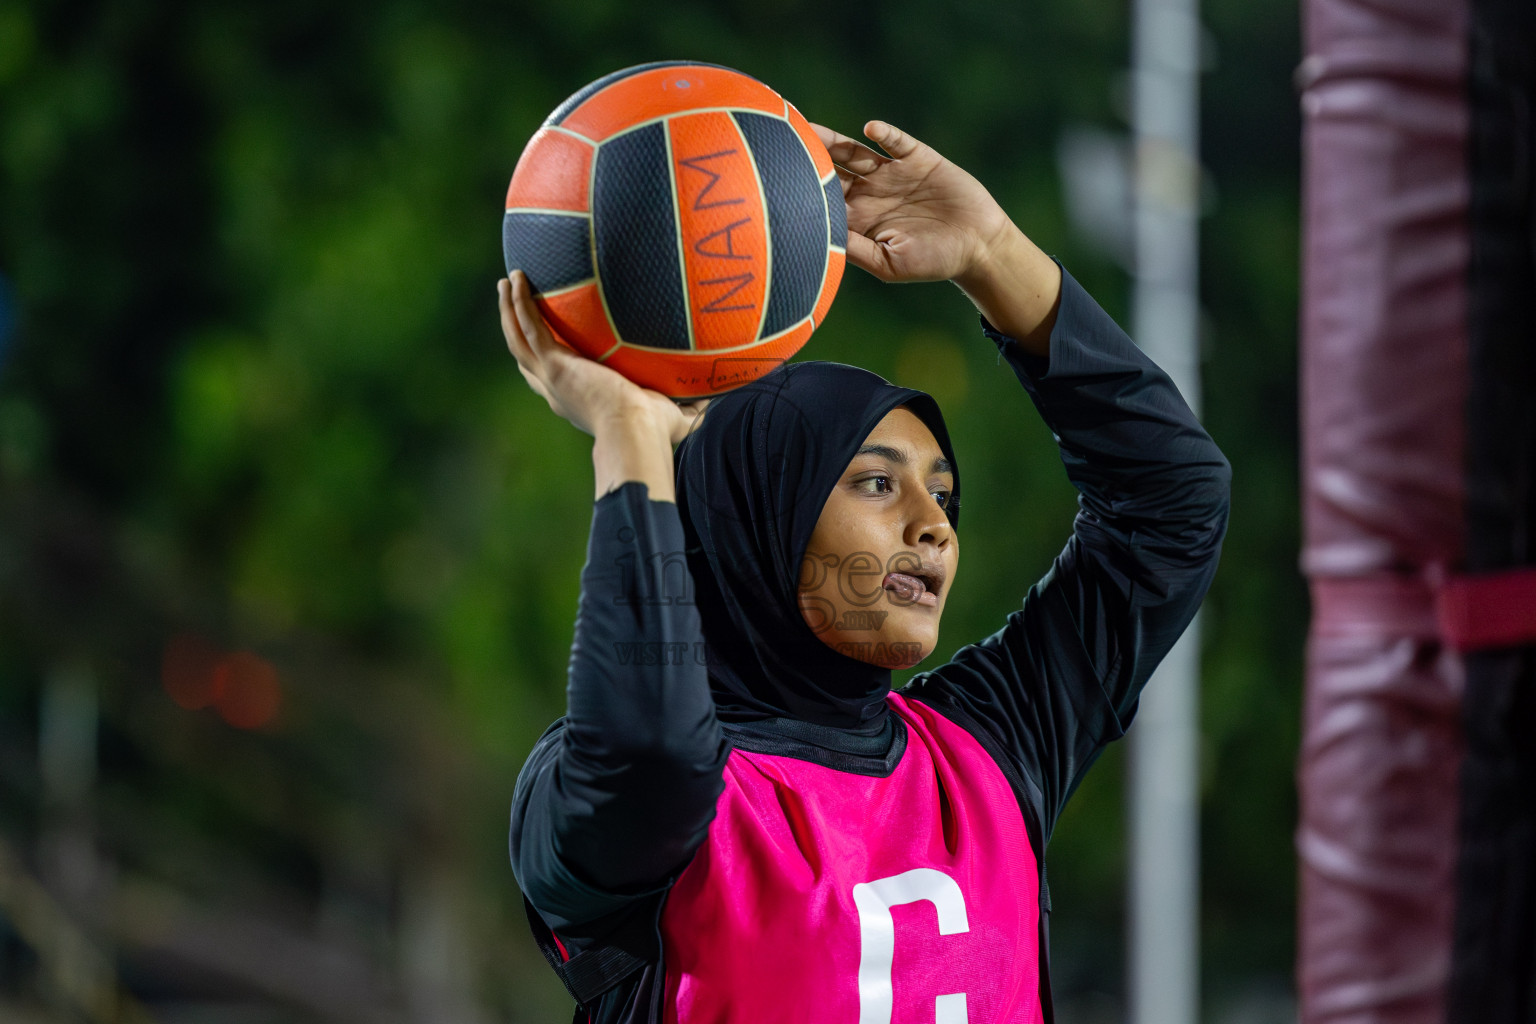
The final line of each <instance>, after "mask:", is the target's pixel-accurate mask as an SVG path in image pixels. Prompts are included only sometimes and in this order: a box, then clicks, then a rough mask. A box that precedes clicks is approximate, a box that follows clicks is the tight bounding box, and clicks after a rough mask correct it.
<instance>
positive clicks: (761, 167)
mask: <svg viewBox="0 0 1536 1024" xmlns="http://www.w3.org/2000/svg"><path fill="white" fill-rule="evenodd" d="M847 241H848V226H847V221H846V207H845V206H844V204H843V193H842V188H841V186H840V185H839V184H838V181H837V174H836V172H835V171H834V170H833V167H832V160H831V158H830V157H829V156H828V155H827V151H826V148H825V147H823V146H822V144H821V141H820V140H819V139H817V138H816V136H815V134H814V133H813V132H812V131H811V128H810V125H809V124H807V123H806V120H805V118H804V117H802V116H801V115H800V112H799V111H798V110H796V109H795V108H794V107H793V106H791V105H790V104H789V103H788V102H786V101H785V100H784V98H783V97H781V96H779V94H778V93H776V92H774V91H773V90H772V89H770V88H768V87H767V86H766V85H764V84H763V83H761V82H759V81H757V80H756V79H755V78H751V77H749V76H747V75H744V74H742V73H741V72H739V71H732V70H730V69H729V68H723V67H717V66H714V65H710V64H693V63H687V62H682V61H671V62H664V63H657V64H642V65H640V66H638V67H632V68H626V69H625V70H623V71H617V72H614V73H613V74H611V75H608V76H607V77H605V78H601V79H599V80H598V81H596V82H593V83H592V84H591V85H589V86H587V87H586V88H585V89H582V90H581V91H580V92H578V93H576V94H575V95H574V96H572V97H571V98H570V99H568V100H566V101H565V102H564V103H562V104H561V105H560V106H559V107H558V108H557V109H556V110H555V112H554V113H553V114H551V115H550V116H549V118H548V120H546V121H545V122H544V125H543V127H541V128H540V129H539V130H538V132H536V133H535V134H534V136H533V138H532V139H530V140H529V142H528V146H527V148H526V149H524V150H523V155H522V158H521V159H520V160H518V162H517V169H516V170H515V171H514V172H513V174H512V183H511V185H510V186H509V187H508V189H507V209H506V217H505V219H504V220H503V223H502V248H503V252H504V254H505V256H506V262H507V272H508V273H509V274H510V273H511V272H512V271H513V270H515V269H519V268H520V269H522V271H523V272H524V273H525V274H527V275H528V280H529V284H530V285H531V286H532V288H533V291H534V292H535V295H536V298H537V301H538V305H539V309H540V311H541V312H542V313H543V314H544V318H545V320H547V321H548V322H549V325H550V327H551V328H552V329H553V330H554V331H555V333H556V334H557V335H559V336H560V338H561V339H562V340H563V341H565V342H566V343H567V344H569V345H570V346H571V347H572V348H574V349H576V350H577V351H579V352H581V353H582V354H583V355H586V356H588V357H590V358H592V359H597V360H599V361H601V362H603V363H605V364H606V365H608V366H611V367H613V368H614V369H616V370H618V371H619V372H620V373H622V374H624V375H625V376H626V377H628V378H630V379H631V380H633V381H635V382H636V383H637V384H640V385H642V386H644V387H648V388H653V389H655V390H657V391H660V392H662V393H663V394H667V395H671V396H672V397H674V398H697V397H703V396H706V395H713V394H719V393H720V392H723V391H729V390H731V389H732V388H735V387H739V386H741V385H742V384H746V383H748V382H749V381H752V380H755V379H757V378H758V377H760V376H762V375H763V374H764V373H766V372H768V371H769V370H771V369H773V368H774V367H775V366H777V365H779V363H781V362H783V361H784V360H785V359H788V358H789V357H790V356H792V355H794V353H795V352H797V351H798V350H799V349H800V347H801V346H802V345H804V344H805V341H806V339H807V338H809V337H810V335H811V332H812V331H813V330H815V329H816V327H817V325H819V324H820V323H821V322H822V320H823V319H824V318H825V317H826V314H827V310H828V308H829V307H830V306H831V305H832V297H833V295H835V294H836V292H837V286H838V283H839V282H840V281H841V280H842V275H843V263H844V258H845V247H846V245H847Z"/></svg>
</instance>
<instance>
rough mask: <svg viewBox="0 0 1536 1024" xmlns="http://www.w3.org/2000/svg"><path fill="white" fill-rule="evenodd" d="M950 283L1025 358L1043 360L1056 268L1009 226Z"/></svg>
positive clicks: (1056, 293)
mask: <svg viewBox="0 0 1536 1024" xmlns="http://www.w3.org/2000/svg"><path fill="white" fill-rule="evenodd" d="M955 284H957V285H959V286H960V290H961V291H963V292H965V294H966V296H967V297H969V298H970V300H971V301H972V302H974V303H975V304H976V308H977V310H979V311H980V312H981V315H982V316H984V317H986V318H987V321H988V322H989V323H991V324H992V326H993V327H996V328H997V329H998V330H999V331H1001V332H1002V333H1003V334H1006V335H1008V336H1009V337H1011V338H1013V339H1014V340H1015V341H1017V342H1018V343H1019V345H1020V347H1022V348H1023V349H1024V350H1025V351H1026V352H1028V353H1029V354H1031V355H1035V356H1040V357H1042V358H1044V357H1048V356H1049V355H1050V350H1051V329H1052V328H1053V327H1054V326H1055V323H1056V309H1057V307H1058V305H1059V304H1060V302H1061V268H1060V267H1059V266H1057V264H1056V261H1055V260H1053V259H1051V258H1050V257H1049V256H1047V255H1046V254H1045V253H1044V252H1043V251H1041V249H1040V247H1039V246H1037V245H1035V243H1034V242H1032V241H1030V239H1029V237H1028V236H1027V235H1025V234H1024V232H1022V231H1020V230H1019V229H1018V227H1017V226H1016V225H1014V224H1013V223H1012V222H1010V223H1009V224H1008V226H1007V228H1006V230H1004V231H1003V232H1002V233H1001V234H1000V235H999V236H998V238H997V239H996V240H995V241H994V242H993V243H992V244H991V245H989V246H988V247H987V248H986V250H985V251H984V252H983V254H982V256H981V258H980V259H978V260H977V261H976V263H975V264H974V265H973V266H972V267H971V268H970V269H969V270H967V271H966V272H965V273H964V274H961V275H960V276H959V277H956V278H955Z"/></svg>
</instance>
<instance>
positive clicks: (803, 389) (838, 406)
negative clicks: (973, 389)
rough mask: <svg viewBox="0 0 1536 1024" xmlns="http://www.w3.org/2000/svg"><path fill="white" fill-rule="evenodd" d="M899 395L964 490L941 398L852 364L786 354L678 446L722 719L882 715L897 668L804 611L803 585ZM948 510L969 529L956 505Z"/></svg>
mask: <svg viewBox="0 0 1536 1024" xmlns="http://www.w3.org/2000/svg"><path fill="white" fill-rule="evenodd" d="M901 405H904V406H906V407H907V408H908V409H910V410H911V411H912V413H913V414H915V415H916V416H917V417H918V418H919V419H921V420H922V421H923V423H924V424H925V425H926V426H927V427H928V429H929V430H931V431H932V432H933V436H934V439H935V440H937V441H938V443H939V447H940V448H941V449H942V450H943V452H944V456H945V457H946V458H947V459H949V461H950V464H951V465H954V466H956V470H955V478H954V479H955V486H954V491H953V494H954V495H955V497H956V498H957V499H958V497H959V494H960V473H959V469H958V463H957V462H956V460H955V454H954V451H953V449H952V448H951V446H950V442H949V432H948V431H947V430H945V428H944V419H943V417H942V416H941V415H940V413H939V406H938V403H937V402H935V401H934V400H933V398H932V397H930V396H929V395H927V394H925V393H924V392H921V391H914V390H912V389H911V388H902V387H896V386H895V385H893V384H891V383H889V382H887V381H886V380H885V379H884V378H882V377H880V376H879V375H878V374H874V373H871V372H869V371H868V370H863V369H860V368H858V367H856V366H847V365H844V364H842V363H830V362H820V361H812V362H797V363H785V364H783V365H781V366H779V367H778V368H777V369H775V370H773V371H772V372H770V373H767V374H764V375H763V376H762V377H760V378H758V379H757V380H756V381H753V382H752V383H751V384H747V385H744V386H743V387H741V388H738V389H736V390H734V391H730V392H727V393H726V394H724V395H721V396H719V397H717V398H715V399H714V400H713V401H712V402H711V403H710V405H709V408H708V410H707V411H706V413H705V415H704V417H703V419H702V420H701V421H700V423H699V425H698V427H697V428H696V429H695V430H694V431H693V432H692V433H691V434H689V435H688V437H687V438H686V439H684V441H683V443H682V444H681V445H679V446H678V448H677V452H676V454H675V458H674V461H675V465H676V475H677V508H678V512H679V514H680V516H681V518H682V523H683V531H684V535H685V536H686V538H687V543H688V553H687V554H688V568H689V570H690V571H691V572H692V575H693V579H694V584H695V587H696V594H697V598H698V609H699V617H700V619H701V621H702V625H703V630H704V638H705V644H706V649H707V652H708V656H709V677H710V688H711V691H712V693H713V695H714V699H715V707H716V711H717V713H718V714H719V716H720V718H721V720H722V721H727V722H750V721H757V720H762V719H768V718H790V719H796V720H800V721H806V722H812V723H815V724H818V725H826V726H835V727H840V728H850V727H852V728H861V729H867V728H870V727H875V726H878V725H880V724H882V723H883V721H884V718H885V713H886V712H885V695H886V693H888V692H889V691H890V688H891V670H890V669H887V668H881V667H879V666H877V665H871V664H869V663H868V662H864V661H859V660H858V659H856V658H852V657H849V656H848V655H845V654H839V653H838V652H836V651H834V650H833V649H832V648H831V647H829V646H827V644H825V643H824V642H823V641H822V640H821V639H820V638H818V637H817V636H816V634H815V633H813V632H812V631H811V628H810V626H808V625H807V624H806V622H805V619H804V618H803V617H802V616H801V612H800V607H799V604H798V602H797V599H796V594H797V590H798V581H799V575H800V562H801V559H802V558H803V557H804V555H805V549H806V546H807V545H808V544H809V543H810V539H811V533H812V532H813V531H814V530H815V528H816V522H817V520H818V519H819V518H820V517H821V510H822V508H823V507H824V506H825V505H826V503H827V497H828V496H829V495H830V494H831V493H832V488H833V486H834V485H835V484H836V483H837V481H838V479H839V478H840V477H841V476H842V474H843V471H844V470H845V469H847V468H848V463H849V462H851V461H852V460H853V456H854V454H855V453H856V452H857V451H858V449H859V447H860V446H861V445H862V444H863V443H864V439H865V438H867V437H868V436H869V433H870V431H872V430H874V428H875V426H876V425H877V424H879V422H880V420H881V419H883V418H884V417H885V415H886V414H887V413H889V412H890V411H891V410H892V409H894V408H896V407H897V406H901ZM952 504H955V503H952ZM949 516H950V521H951V523H952V524H953V525H955V526H957V527H958V525H959V511H958V508H956V509H954V510H953V511H951V512H950V513H949Z"/></svg>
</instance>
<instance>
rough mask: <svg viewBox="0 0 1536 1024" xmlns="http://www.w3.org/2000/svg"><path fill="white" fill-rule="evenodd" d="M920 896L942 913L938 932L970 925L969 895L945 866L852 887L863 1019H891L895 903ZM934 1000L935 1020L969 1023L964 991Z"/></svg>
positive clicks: (865, 1023)
mask: <svg viewBox="0 0 1536 1024" xmlns="http://www.w3.org/2000/svg"><path fill="white" fill-rule="evenodd" d="M918 900H927V901H928V902H929V903H932V904H933V906H934V909H935V910H937V911H938V912H939V934H940V935H954V934H956V933H957V932H968V931H970V930H971V926H970V923H969V922H968V921H967V920H966V917H965V894H964V893H962V892H961V891H960V886H959V884H958V883H956V882H955V880H954V879H953V878H950V877H949V876H948V875H946V874H945V873H944V872H942V871H936V870H934V869H933V868H913V869H912V870H911V871H903V872H902V873H901V874H899V875H892V876H890V877H889V878H877V879H875V880H874V881H873V882H860V883H859V884H858V885H855V886H854V887H853V905H854V906H855V907H857V908H858V910H859V1024H891V959H892V957H893V956H894V955H895V953H896V926H895V924H894V923H893V922H892V920H891V908H892V907H896V906H900V905H901V904H903V903H916V902H917V901H918ZM934 1005H935V1024H967V1021H968V1018H967V1016H966V1012H965V993H964V992H956V993H954V994H952V995H945V996H939V997H938V999H936V1000H935V1002H934Z"/></svg>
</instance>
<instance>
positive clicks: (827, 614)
mask: <svg viewBox="0 0 1536 1024" xmlns="http://www.w3.org/2000/svg"><path fill="white" fill-rule="evenodd" d="M954 483H955V476H954V473H953V472H952V471H951V469H950V466H949V463H948V461H947V460H946V459H945V458H944V453H943V451H942V450H941V449H940V448H939V443H938V441H936V440H934V437H933V432H932V431H930V430H929V429H928V428H927V426H925V425H924V424H923V421H922V420H920V419H918V418H917V416H916V415H915V414H913V413H912V412H910V411H908V410H907V409H906V408H904V407H901V408H896V409H893V410H891V412H890V413H888V414H887V415H886V417H885V418H884V419H882V420H881V421H880V423H879V425H877V426H876V427H875V429H874V430H873V431H871V432H870V435H869V437H867V438H866V439H865V440H864V444H863V446H862V447H861V448H860V449H859V453H858V454H857V455H855V456H854V457H853V461H852V462H850V463H849V464H848V468H847V469H846V470H844V471H843V475H842V477H841V478H839V480H838V482H837V484H836V485H835V486H834V487H833V488H832V493H831V494H830V495H829V496H828V497H827V503H826V505H825V506H824V507H823V508H822V510H821V517H820V518H819V519H818V520H817V521H816V530H815V532H814V533H812V534H811V542H810V544H809V545H808V546H807V548H806V552H805V559H804V560H803V561H802V562H801V565H800V582H799V595H800V611H801V614H802V615H804V616H805V621H806V622H807V623H808V624H809V625H810V627H811V629H812V630H814V631H815V632H816V633H817V635H818V636H820V637H821V639H822V640H823V641H824V642H825V643H826V644H828V645H829V646H830V647H832V648H833V649H835V650H839V651H842V652H843V653H845V654H848V655H850V656H851V657H854V658H857V659H859V660H860V661H867V662H870V663H872V664H876V665H882V666H884V667H886V668H893V669H896V668H910V667H912V666H913V665H916V664H917V663H918V662H920V661H922V660H923V659H924V658H926V657H927V656H928V655H929V654H931V653H932V652H933V648H934V646H935V645H936V644H937V643H938V639H939V618H940V616H941V615H942V614H943V612H944V602H945V600H947V599H948V597H949V591H950V588H951V587H953V586H954V583H955V570H956V569H957V568H958V566H959V562H960V546H959V538H958V537H956V535H955V532H954V530H953V529H951V527H950V525H949V519H948V517H947V516H945V514H944V506H945V504H946V503H947V502H948V500H949V493H950V491H951V490H952V489H953V488H954Z"/></svg>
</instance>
